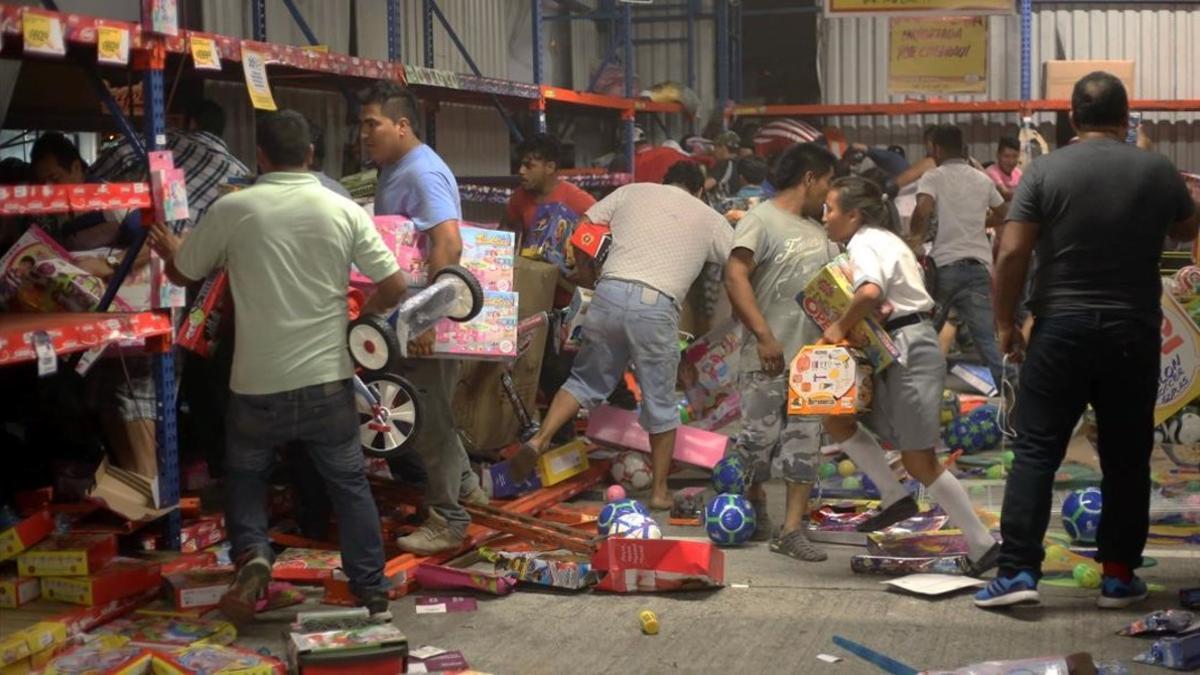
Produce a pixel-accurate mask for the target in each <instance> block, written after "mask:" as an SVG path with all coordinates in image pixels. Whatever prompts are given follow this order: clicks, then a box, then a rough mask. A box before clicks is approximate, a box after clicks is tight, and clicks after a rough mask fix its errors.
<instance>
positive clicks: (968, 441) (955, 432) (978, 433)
mask: <svg viewBox="0 0 1200 675" xmlns="http://www.w3.org/2000/svg"><path fill="white" fill-rule="evenodd" d="M942 440H944V441H945V442H946V447H948V448H950V449H951V450H962V451H963V452H964V453H966V454H968V455H971V454H974V453H976V452H979V451H981V450H983V449H984V448H985V447H987V446H986V442H987V433H986V432H985V431H984V429H982V428H981V427H980V426H979V425H978V424H976V423H975V422H974V421H973V420H972V419H971V418H970V417H960V418H958V419H956V420H954V421H953V422H951V423H950V426H949V427H947V428H946V432H945V434H944V435H943V436H942Z"/></svg>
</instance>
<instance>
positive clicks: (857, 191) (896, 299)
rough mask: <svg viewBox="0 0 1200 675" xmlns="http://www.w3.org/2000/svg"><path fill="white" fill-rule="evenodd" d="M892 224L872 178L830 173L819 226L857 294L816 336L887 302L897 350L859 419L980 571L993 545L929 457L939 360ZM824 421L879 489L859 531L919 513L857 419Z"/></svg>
mask: <svg viewBox="0 0 1200 675" xmlns="http://www.w3.org/2000/svg"><path fill="white" fill-rule="evenodd" d="M899 223H900V218H899V215H898V214H897V212H896V208H895V206H894V205H893V204H892V202H891V199H889V198H888V197H887V196H886V195H885V194H884V192H883V190H882V189H881V188H880V186H879V185H878V184H876V183H873V182H871V181H869V180H866V179H864V178H860V177H857V176H852V177H848V178H841V179H838V180H836V181H834V183H833V186H832V188H831V189H830V190H829V194H828V196H827V197H826V199H825V229H826V231H827V232H828V233H829V238H830V239H833V240H835V241H839V242H844V243H845V244H846V251H847V253H848V254H849V256H850V263H851V268H852V269H853V276H854V278H853V279H852V280H851V282H852V284H853V287H854V299H853V301H852V302H851V303H850V307H849V308H847V310H846V313H845V314H844V315H843V316H842V317H841V318H839V319H838V320H837V321H835V322H834V323H832V324H830V326H829V328H828V329H826V331H825V334H824V337H823V338H822V340H821V341H822V343H826V344H838V343H840V342H842V341H844V340H845V339H846V336H847V335H849V332H850V329H851V328H852V327H853V326H855V325H857V324H858V323H859V322H860V321H862V320H863V319H864V318H865V317H867V316H871V315H874V314H876V313H877V312H878V311H879V309H880V308H881V307H883V306H885V305H888V306H890V307H891V313H890V314H889V315H888V318H887V319H886V321H885V322H884V328H885V329H886V330H887V332H888V334H889V335H890V336H891V338H892V341H893V342H894V343H895V344H896V347H897V348H898V349H899V350H900V358H899V359H897V360H896V362H895V363H893V364H891V365H890V366H888V367H887V368H886V369H884V370H883V371H879V372H876V373H875V381H874V399H873V400H872V402H871V411H870V412H869V413H868V414H867V416H866V418H865V419H864V420H863V421H864V422H865V423H866V425H867V426H868V427H870V429H871V430H872V431H874V432H875V434H876V435H878V436H879V437H880V438H881V439H884V440H887V441H889V442H891V443H892V446H893V447H895V448H898V449H900V451H901V456H902V457H903V461H904V468H906V469H907V470H908V473H909V474H911V475H912V476H913V477H914V478H916V479H917V480H919V481H921V483H922V484H923V485H924V486H925V487H926V489H927V491H928V494H929V496H930V498H931V499H933V500H934V501H935V502H937V503H938V504H939V505H941V507H942V510H944V511H945V512H946V515H948V516H949V517H950V522H951V524H952V525H954V526H955V527H958V528H959V529H961V530H962V532H963V534H964V535H965V536H966V539H967V546H968V556H967V558H968V563H969V568H970V570H969V571H970V572H971V574H973V575H976V576H977V575H979V574H982V573H983V572H985V571H987V570H988V569H990V568H992V567H994V566H995V565H996V562H997V558H998V557H999V553H1000V547H999V544H997V543H996V541H995V539H993V538H992V535H991V533H990V532H989V531H988V529H987V527H985V526H984V524H983V523H982V521H980V520H979V516H977V515H975V510H974V509H973V508H972V507H971V500H970V498H969V497H968V496H967V492H966V490H964V489H963V487H962V485H961V484H960V483H959V482H958V479H956V478H955V477H954V475H953V474H951V473H950V472H948V471H945V470H944V469H943V468H942V466H941V464H939V463H938V461H937V457H936V456H935V455H934V447H935V446H936V445H937V442H938V438H939V436H940V435H941V425H940V420H939V417H940V409H941V402H942V388H943V386H944V385H945V379H946V359H945V357H944V356H942V351H941V348H940V347H939V345H938V337H937V332H935V331H934V329H933V324H932V322H931V321H930V312H931V311H932V310H933V306H934V303H933V299H932V298H931V297H930V296H929V293H928V292H927V291H926V290H925V285H924V282H923V281H922V276H921V268H920V266H918V264H917V259H916V256H915V255H914V254H913V252H912V250H911V249H910V248H909V247H908V245H907V244H905V243H904V240H902V239H901V238H900V237H899V236H898V235H897V234H896V232H897V230H898V229H899ZM825 429H826V430H827V431H828V432H829V434H830V436H832V437H833V440H834V441H835V442H836V443H838V444H839V445H840V446H841V448H842V451H843V452H845V453H846V454H847V455H849V457H850V459H852V460H854V463H855V464H857V465H858V467H859V468H860V469H862V470H863V472H864V473H866V474H867V475H868V476H869V477H870V478H871V480H873V481H875V485H877V486H878V487H879V491H880V493H881V496H882V499H881V503H880V511H879V512H878V513H876V514H875V515H874V516H872V517H871V518H870V519H869V520H867V521H866V522H864V523H863V524H862V525H860V526H859V528H858V529H859V530H860V531H864V532H873V531H878V530H882V529H884V528H886V527H888V526H890V525H893V524H895V523H898V522H900V521H902V520H906V519H908V518H911V517H912V516H915V515H917V512H918V509H917V503H916V501H915V500H914V499H913V498H912V497H911V496H910V495H909V494H908V493H907V492H906V491H905V490H904V488H903V486H901V485H900V482H899V481H898V480H896V477H895V475H894V474H893V473H892V471H891V467H889V466H888V463H887V460H886V459H885V458H884V454H883V449H882V448H881V447H880V446H879V443H878V441H876V440H875V438H874V437H872V436H871V435H870V434H868V433H867V432H866V431H864V430H862V429H860V428H859V424H858V420H857V419H855V418H853V417H847V416H831V417H827V418H825Z"/></svg>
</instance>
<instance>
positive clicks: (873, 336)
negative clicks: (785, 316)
mask: <svg viewBox="0 0 1200 675" xmlns="http://www.w3.org/2000/svg"><path fill="white" fill-rule="evenodd" d="M853 278H854V272H853V270H852V268H851V266H850V259H849V258H848V257H846V256H845V255H840V256H838V257H836V258H834V259H833V260H832V261H831V262H829V263H828V264H826V265H825V267H822V268H821V271H820V272H818V273H817V275H816V276H814V277H813V278H812V281H810V282H808V285H807V286H805V287H804V293H802V294H801V295H800V296H798V297H797V298H796V301H797V302H799V303H800V306H801V307H802V308H804V312H805V314H808V315H809V316H810V317H812V320H813V321H815V322H817V325H818V326H820V327H821V330H825V329H826V328H829V326H830V325H832V324H833V322H834V321H836V320H838V319H839V318H840V317H841V316H842V315H843V314H845V313H846V310H847V309H849V308H850V302H851V301H852V300H853V299H854V285H853V284H852V283H851V282H852V280H853ZM847 337H848V339H849V342H850V343H851V344H853V345H855V346H857V347H859V348H860V349H862V350H863V351H864V352H865V353H866V355H867V358H869V359H870V360H871V365H873V366H875V370H877V371H879V370H883V369H884V368H887V367H888V366H889V365H891V363H892V361H894V360H896V359H897V358H899V357H900V350H899V349H897V348H896V345H895V344H893V343H892V338H891V336H890V335H888V332H887V331H886V330H884V329H883V325H882V324H880V323H879V322H878V321H876V320H875V318H874V317H867V318H866V319H863V320H862V321H861V322H860V323H859V324H858V325H857V326H855V327H854V328H853V329H852V330H851V331H850V335H849V336H847Z"/></svg>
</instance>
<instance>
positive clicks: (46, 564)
mask: <svg viewBox="0 0 1200 675" xmlns="http://www.w3.org/2000/svg"><path fill="white" fill-rule="evenodd" d="M116 555H117V538H116V537H114V536H113V535H111V534H56V535H54V536H52V537H50V538H48V539H46V540H45V541H43V542H41V543H40V544H38V545H37V546H34V547H33V548H31V549H29V550H28V551H25V552H24V553H22V554H20V555H18V556H17V571H18V572H19V573H20V574H21V575H22V576H27V577H55V576H78V575H82V574H90V573H93V572H97V571H99V570H100V568H101V567H104V565H106V564H108V561H110V560H112V559H113V558H114V557H116ZM43 590H45V589H43Z"/></svg>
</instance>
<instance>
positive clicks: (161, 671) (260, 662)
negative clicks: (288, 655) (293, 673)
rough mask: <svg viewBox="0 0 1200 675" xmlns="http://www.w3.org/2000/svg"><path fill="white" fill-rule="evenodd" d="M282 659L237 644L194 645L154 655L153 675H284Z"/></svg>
mask: <svg viewBox="0 0 1200 675" xmlns="http://www.w3.org/2000/svg"><path fill="white" fill-rule="evenodd" d="M286 673H287V668H286V667H285V666H284V664H283V661H280V660H279V659H277V658H274V657H271V656H264V655H262V654H259V653H258V652H254V651H251V650H249V649H242V648H240V647H225V646H221V645H194V646H192V647H184V648H183V649H178V650H169V651H168V650H162V651H157V652H155V654H154V675H286Z"/></svg>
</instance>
